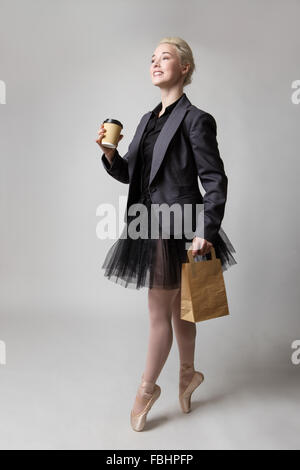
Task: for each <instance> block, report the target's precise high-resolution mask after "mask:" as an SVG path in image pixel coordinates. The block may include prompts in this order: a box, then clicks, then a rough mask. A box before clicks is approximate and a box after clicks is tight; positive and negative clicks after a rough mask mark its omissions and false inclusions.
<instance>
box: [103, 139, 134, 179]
mask: <svg viewBox="0 0 300 470" xmlns="http://www.w3.org/2000/svg"><path fill="white" fill-rule="evenodd" d="M130 145H131V144H130ZM130 145H129V149H128V152H127V153H126V155H125V156H124V157H123V158H122V157H121V156H120V154H119V152H118V150H117V149H115V153H114V156H113V159H112V161H111V163H110V162H109V160H108V159H107V158H106V156H105V153H103V154H102V156H101V160H102V163H103V166H104V168H105V170H106V171H107V173H109V174H110V175H111V176H112V177H113V178H115V179H116V180H118V181H120V182H121V183H125V184H128V183H129V174H128V157H129V154H130Z"/></svg>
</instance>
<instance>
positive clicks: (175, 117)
mask: <svg viewBox="0 0 300 470" xmlns="http://www.w3.org/2000/svg"><path fill="white" fill-rule="evenodd" d="M190 105H191V102H190V100H189V99H188V98H187V96H186V94H185V93H184V94H183V97H182V99H181V100H179V102H178V103H177V105H176V106H175V108H174V109H172V111H171V114H170V116H169V117H168V119H167V121H166V122H165V124H164V126H163V127H162V130H161V131H160V133H159V135H158V137H157V139H156V142H155V145H154V149H153V156H152V165H151V172H150V178H149V186H150V185H151V182H152V181H153V179H154V177H155V175H156V173H157V171H158V169H159V167H160V165H161V163H162V161H163V159H164V156H165V153H166V151H167V148H168V146H169V143H170V141H171V139H172V138H173V136H174V134H175V132H176V131H177V129H178V127H179V125H180V123H181V121H182V120H183V118H184V116H185V113H186V112H187V109H188V107H189V106H190ZM158 106H159V105H158Z"/></svg>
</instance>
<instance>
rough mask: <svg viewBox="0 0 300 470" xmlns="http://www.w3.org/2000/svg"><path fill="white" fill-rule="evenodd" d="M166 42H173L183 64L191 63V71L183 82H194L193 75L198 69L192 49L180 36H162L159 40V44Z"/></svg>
mask: <svg viewBox="0 0 300 470" xmlns="http://www.w3.org/2000/svg"><path fill="white" fill-rule="evenodd" d="M164 43H167V44H172V45H173V46H175V47H176V50H177V53H178V56H179V59H180V62H181V65H186V64H190V68H189V71H188V73H187V74H186V76H185V79H184V82H183V86H186V85H189V84H190V83H192V75H193V72H194V70H196V66H195V62H194V57H193V52H192V49H191V48H190V46H189V45H188V43H187V42H186V41H185V40H184V39H182V38H179V37H177V36H175V37H165V38H162V39H161V40H160V41H159V43H158V45H159V44H164Z"/></svg>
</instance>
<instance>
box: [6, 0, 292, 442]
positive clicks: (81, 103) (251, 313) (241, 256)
mask: <svg viewBox="0 0 300 470" xmlns="http://www.w3.org/2000/svg"><path fill="white" fill-rule="evenodd" d="M299 15H300V2H299V1H293V0H289V1H277V0H274V1H271V0H270V1H241V0H226V1H221V0H219V1H217V0H211V1H210V2H207V1H201V0H198V1H191V0H189V1H187V2H185V3H183V2H181V1H177V0H172V1H171V0H169V1H156V0H154V1H152V2H151V3H149V2H145V1H132V0H131V1H121V0H115V1H114V2H104V1H96V0H94V1H93V0H85V1H79V0H76V1H67V0H59V1H58V0H54V1H53V0H52V1H50V0H47V1H46V0H39V1H37V0H36V1H33V0H26V1H20V0H19V1H16V0H9V1H8V0H7V1H5V0H0V80H1V81H2V82H1V83H2V87H1V90H2V99H1V104H0V123H1V124H0V132H1V134H0V139H1V140H0V153H1V172H0V178H1V180H0V183H1V184H0V191H1V198H0V207H1V232H0V237H1V238H0V241H1V261H0V272H1V299H0V302H1V305H0V306H1V316H0V340H1V341H2V345H3V344H4V345H5V347H6V362H5V364H4V363H2V364H1V365H0V382H1V386H0V410H1V424H0V446H1V448H6V449H16V448H24V449H31V448H32V449H39V448H44V449H47V448H48V449H62V448H69V449H79V448H80V449H88V448H99V449H101V448H102V449H118V448H126V449H137V448H141V449H143V448H144V449H147V448H148V449H153V448H155V449H166V448H170V449H173V448H178V449H197V448H207V449H210V448H226V449H231V448H232V449H233V448H295V447H298V445H299V420H298V419H297V414H298V416H299V397H298V395H299V376H300V365H297V364H296V363H293V362H292V359H291V357H292V353H293V349H292V343H293V342H294V341H295V340H299V339H300V321H299V301H300V295H299V249H300V246H299V216H298V214H299V207H298V203H299V196H300V195H299V184H298V179H299V122H300V104H299V99H298V100H297V97H296V99H294V102H293V100H292V94H293V92H295V90H293V88H292V83H293V82H295V81H296V80H299V79H300V69H299V59H298V57H299V50H300V37H299ZM168 35H169V36H180V37H182V38H184V39H185V40H186V41H187V42H188V43H189V44H190V46H191V47H192V50H193V53H194V58H195V62H196V67H197V69H196V72H195V74H194V76H193V83H192V84H191V85H189V86H188V87H186V88H185V89H184V91H185V93H186V94H187V96H188V98H189V99H190V101H191V102H192V103H193V104H195V105H196V106H198V107H199V108H201V109H204V110H206V111H208V112H210V113H211V114H212V115H213V116H214V117H215V119H216V122H217V126H218V142H219V148H220V153H221V156H222V158H223V161H224V165H225V169H226V173H227V175H228V178H229V189H228V200H227V205H226V209H225V216H224V219H223V224H222V226H223V228H224V230H225V231H226V233H227V234H228V236H229V238H230V239H231V241H232V243H233V245H234V247H235V249H236V251H237V252H236V260H237V262H238V264H237V265H235V266H233V267H232V268H231V269H230V270H229V271H228V272H225V273H224V278H225V282H226V288H227V296H228V302H229V308H230V316H229V317H225V318H221V319H215V320H212V321H209V322H204V323H201V324H198V325H197V347H196V367H197V368H198V369H199V370H202V371H203V372H204V374H205V375H206V382H205V384H203V386H202V387H203V388H202V389H201V391H200V389H199V390H198V391H197V392H196V393H195V401H194V403H195V404H194V410H193V411H194V412H193V413H191V414H190V415H189V416H188V417H187V416H183V415H182V414H181V413H180V411H179V404H178V402H177V386H178V351H177V344H176V339H175V336H174V339H173V347H172V350H171V353H170V356H169V358H168V360H167V363H166V365H165V367H164V369H163V371H162V373H161V376H160V378H159V381H158V383H159V384H160V385H161V388H162V395H161V399H160V402H159V403H158V402H157V405H156V406H155V408H153V410H152V411H151V415H149V428H148V430H149V432H143V433H134V431H132V430H131V428H130V424H129V412H130V409H131V406H132V404H133V400H134V396H135V393H136V388H137V385H138V383H139V379H140V376H141V373H142V371H143V367H144V364H145V358H146V349H147V341H148V309H147V290H146V289H143V290H140V291H137V290H133V289H125V288H124V287H122V286H119V285H116V284H114V283H112V282H111V281H109V280H107V279H106V278H104V276H103V272H102V270H101V264H102V262H103V260H104V257H105V254H106V253H107V250H108V249H109V247H110V246H111V245H112V243H114V241H115V240H110V239H106V240H100V239H99V238H98V237H97V234H96V227H97V224H98V222H99V220H100V219H99V217H97V215H96V211H97V208H98V206H99V205H100V204H103V203H112V204H113V205H114V206H115V207H116V209H117V211H118V203H119V196H124V197H126V195H127V190H128V186H126V185H124V184H122V183H119V182H117V181H116V180H114V179H113V178H111V177H110V176H109V175H108V174H107V173H106V172H105V171H104V169H103V166H102V164H101V161H100V156H101V150H100V148H99V147H98V146H97V144H96V143H95V139H96V137H97V130H98V127H99V126H100V124H101V123H102V121H103V120H104V119H106V118H107V117H114V118H117V119H119V120H120V121H121V122H122V123H123V124H124V129H123V134H124V138H123V140H122V142H121V143H120V145H119V151H120V154H121V155H124V154H125V153H126V151H127V149H128V145H129V143H130V142H131V140H132V138H133V135H134V132H135V129H136V126H137V124H138V123H139V121H140V118H141V116H142V115H143V114H144V113H145V112H147V111H149V110H150V109H152V108H153V107H154V106H155V105H156V104H157V103H158V102H159V101H160V90H159V89H158V88H155V87H154V86H153V85H152V83H151V79H150V75H149V66H150V59H151V55H152V53H153V50H154V49H155V47H156V45H157V42H158V41H159V39H160V38H161V37H163V36H168ZM3 84H4V85H5V86H4V85H3ZM3 90H5V97H4V96H3ZM294 96H295V95H294ZM4 98H5V99H4ZM199 184H200V181H199ZM200 187H201V184H200ZM122 215H123V213H122ZM121 218H122V216H121ZM150 416H151V419H150ZM274 423H276V425H275V426H274Z"/></svg>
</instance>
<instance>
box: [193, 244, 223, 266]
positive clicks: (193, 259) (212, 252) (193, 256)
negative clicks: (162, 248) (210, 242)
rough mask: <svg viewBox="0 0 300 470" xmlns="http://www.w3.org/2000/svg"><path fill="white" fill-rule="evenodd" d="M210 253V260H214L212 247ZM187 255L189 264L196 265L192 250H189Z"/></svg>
mask: <svg viewBox="0 0 300 470" xmlns="http://www.w3.org/2000/svg"><path fill="white" fill-rule="evenodd" d="M210 252H211V258H212V259H216V252H215V249H214V247H213V246H212V247H211V249H210ZM187 253H188V258H189V262H190V263H197V261H195V258H194V256H193V255H192V248H189V249H188V252H187Z"/></svg>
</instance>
